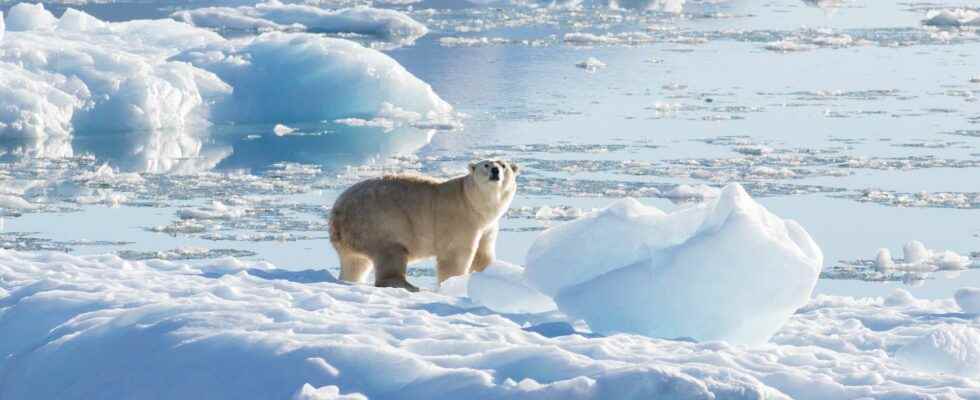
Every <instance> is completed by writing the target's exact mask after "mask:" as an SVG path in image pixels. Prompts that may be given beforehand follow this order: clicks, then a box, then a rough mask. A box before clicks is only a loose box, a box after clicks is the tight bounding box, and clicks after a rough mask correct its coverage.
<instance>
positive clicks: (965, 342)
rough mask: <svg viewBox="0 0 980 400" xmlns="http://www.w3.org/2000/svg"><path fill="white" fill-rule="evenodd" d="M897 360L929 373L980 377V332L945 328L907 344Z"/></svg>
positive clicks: (942, 327) (960, 327)
mask: <svg viewBox="0 0 980 400" xmlns="http://www.w3.org/2000/svg"><path fill="white" fill-rule="evenodd" d="M895 357H896V358H898V359H899V360H901V361H902V362H903V363H904V364H906V365H908V366H909V367H912V368H916V369H919V370H922V371H926V372H933V373H944V374H955V375H960V376H966V377H980V330H977V329H976V328H973V327H970V326H963V325H944V326H941V327H939V328H937V329H936V330H934V331H932V332H931V333H929V334H927V335H925V336H922V337H920V338H918V339H915V340H913V341H912V342H911V343H909V344H907V345H905V346H904V347H902V348H901V349H899V350H898V352H896V353H895Z"/></svg>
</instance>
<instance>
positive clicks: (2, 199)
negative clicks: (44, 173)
mask: <svg viewBox="0 0 980 400" xmlns="http://www.w3.org/2000/svg"><path fill="white" fill-rule="evenodd" d="M35 207H36V206H35V205H33V204H31V203H30V202H28V201H27V200H24V199H23V198H22V197H20V196H16V195H9V194H0V210H2V209H4V208H8V209H12V210H31V209H34V208H35Z"/></svg>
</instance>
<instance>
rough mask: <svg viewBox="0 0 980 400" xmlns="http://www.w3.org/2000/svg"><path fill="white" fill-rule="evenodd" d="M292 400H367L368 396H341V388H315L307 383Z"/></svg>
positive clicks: (353, 394) (330, 386) (351, 394)
mask: <svg viewBox="0 0 980 400" xmlns="http://www.w3.org/2000/svg"><path fill="white" fill-rule="evenodd" d="M292 400H367V396H364V395H363V394H360V393H350V394H340V388H339V387H336V386H333V385H329V386H321V387H318V388H315V387H313V386H312V385H310V384H309V383H307V384H304V385H303V387H302V388H300V390H299V391H298V392H296V394H295V395H294V396H293V399H292Z"/></svg>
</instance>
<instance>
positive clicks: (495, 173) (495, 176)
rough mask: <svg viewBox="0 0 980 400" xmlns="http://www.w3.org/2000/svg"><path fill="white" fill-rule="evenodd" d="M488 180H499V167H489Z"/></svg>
mask: <svg viewBox="0 0 980 400" xmlns="http://www.w3.org/2000/svg"><path fill="white" fill-rule="evenodd" d="M490 180H491V181H499V180H500V168H497V167H493V168H491V169H490Z"/></svg>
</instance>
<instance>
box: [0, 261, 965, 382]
mask: <svg viewBox="0 0 980 400" xmlns="http://www.w3.org/2000/svg"><path fill="white" fill-rule="evenodd" d="M263 276H264V277H265V278H263ZM310 276H312V275H311V274H301V273H295V272H291V271H283V270H279V269H277V268H275V267H274V266H271V265H268V264H263V263H256V262H252V261H244V260H236V259H223V260H218V261H215V262H213V263H212V264H209V265H208V266H205V267H197V266H194V265H191V264H185V263H178V262H172V261H161V260H147V261H126V260H123V259H120V258H118V257H115V256H110V255H104V256H83V257H77V256H71V255H67V254H64V253H57V252H51V253H22V252H14V251H7V250H0V376H4V377H5V380H4V381H3V383H2V384H0V396H2V397H3V398H4V399H11V400H20V399H39V398H59V399H88V398H91V394H92V393H100V394H103V395H105V396H108V397H122V398H127V399H134V400H139V399H150V398H195V397H199V396H200V394H201V393H207V394H208V398H210V399H243V398H300V399H318V398H337V397H338V396H346V397H340V398H364V397H368V398H395V397H398V398H402V397H411V398H472V399H491V398H494V399H501V398H502V399H508V398H567V399H610V398H678V399H708V398H719V399H741V398H769V399H789V398H795V399H830V398H876V399H907V398H937V399H938V398H948V399H961V398H962V399H966V398H977V397H978V396H980V389H978V385H977V384H976V381H975V380H972V379H970V378H965V377H960V376H955V375H948V374H942V373H937V372H933V371H930V370H928V369H927V365H926V364H919V363H918V361H917V360H918V359H917V358H915V357H908V358H901V359H898V358H896V357H893V356H892V355H893V353H894V352H895V350H894V349H896V348H898V349H903V350H902V354H908V355H910V356H911V355H912V354H915V355H919V354H927V355H928V357H927V358H926V359H925V360H924V361H923V362H927V361H929V360H947V361H949V362H950V364H949V365H950V366H956V365H958V366H960V367H963V368H966V369H962V370H958V371H959V372H958V373H969V365H967V364H964V363H963V362H968V361H969V360H970V359H969V358H958V357H960V356H969V355H970V354H976V353H970V351H975V348H974V347H975V346H976V343H978V341H977V339H976V338H975V337H972V336H970V335H972V334H975V333H971V332H974V331H971V329H972V330H975V329H977V323H976V321H972V320H964V319H960V318H957V317H955V316H948V315H949V314H948V313H951V312H954V311H955V310H956V305H955V303H953V301H952V300H951V299H944V300H919V299H915V298H913V297H911V296H910V295H908V293H904V295H903V296H893V297H894V298H893V297H889V298H888V299H881V298H851V297H833V296H818V297H816V298H814V299H812V301H810V302H809V304H807V305H806V306H804V307H803V308H801V309H800V310H799V312H798V313H796V314H794V315H793V316H791V317H790V320H789V321H788V323H787V324H786V325H785V326H784V328H783V329H782V330H780V331H779V332H778V333H777V335H775V336H774V337H773V339H772V340H771V341H770V343H768V344H766V345H764V346H760V347H757V348H747V347H743V346H735V345H731V344H727V343H723V342H703V343H694V342H690V341H672V340H662V339H655V338H648V337H644V336H637V335H630V334H617V335H611V336H606V337H602V336H597V335H593V334H589V333H588V332H582V331H581V328H579V327H577V324H575V323H574V321H564V320H561V319H557V320H556V319H554V318H559V317H556V316H555V315H553V314H550V313H545V314H520V315H508V314H497V313H493V312H488V311H486V310H485V309H482V308H477V309H473V308H470V307H471V306H470V305H468V304H469V301H468V300H467V299H455V298H452V297H447V296H444V295H441V294H438V293H432V292H422V293H416V294H409V293H407V292H405V291H403V290H398V289H383V288H374V287H369V286H361V285H348V284H342V283H336V282H334V281H333V280H332V279H330V277H323V278H320V279H309V277H310ZM509 294H511V292H503V293H500V295H501V297H502V296H506V295H509ZM610 307H611V306H610ZM610 310H612V308H610ZM924 316H926V317H925V318H924ZM940 325H941V327H940V331H941V332H943V333H941V334H935V335H934V336H936V337H937V338H944V339H943V340H946V338H947V337H948V340H946V341H934V342H935V343H936V345H932V344H929V345H925V346H919V345H918V344H916V345H912V343H918V342H919V341H920V340H919V338H920V337H923V336H925V335H930V334H931V333H932V332H933V331H934V330H936V329H937V326H940ZM970 340H972V342H970ZM956 343H959V344H962V345H963V346H962V347H955V344H956ZM905 349H907V350H905ZM913 349H915V351H913ZM954 349H960V350H954ZM903 357H905V356H903ZM943 357H946V358H943ZM975 365H976V364H974V366H975ZM173 382H181V384H180V385H174V384H173Z"/></svg>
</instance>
